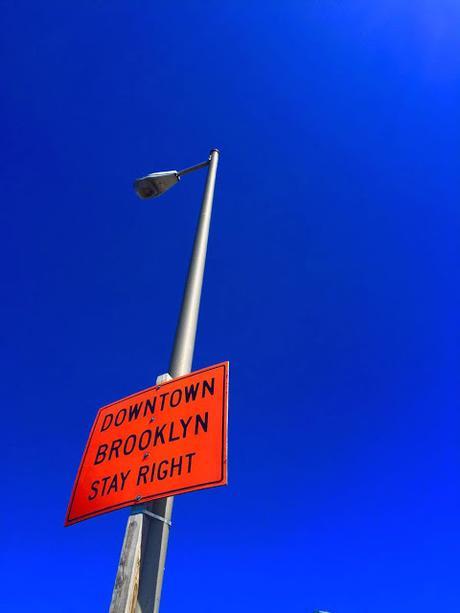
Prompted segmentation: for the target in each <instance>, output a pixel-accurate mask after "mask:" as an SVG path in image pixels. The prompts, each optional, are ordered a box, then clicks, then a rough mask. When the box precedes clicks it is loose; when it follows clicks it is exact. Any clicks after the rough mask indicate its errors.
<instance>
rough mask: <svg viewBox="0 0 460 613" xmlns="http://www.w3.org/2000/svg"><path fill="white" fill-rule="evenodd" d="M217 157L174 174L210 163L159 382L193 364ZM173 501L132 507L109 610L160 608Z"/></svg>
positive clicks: (151, 611)
mask: <svg viewBox="0 0 460 613" xmlns="http://www.w3.org/2000/svg"><path fill="white" fill-rule="evenodd" d="M218 161H219V152H218V150H217V149H212V150H211V153H210V156H209V160H208V161H207V162H203V163H202V164H197V165H196V166H192V167H190V168H186V169H185V170H184V171H181V172H179V173H176V177H177V178H175V177H174V179H175V180H178V179H179V178H180V177H181V176H182V175H184V174H187V173H188V172H192V171H193V170H198V169H199V168H202V167H204V166H208V176H207V179H206V186H205V190H204V194H203V201H202V205H201V211H200V216H199V219H198V224H197V228H196V233H195V241H194V244H193V251H192V256H191V258H190V264H189V269H188V275H187V281H186V284H185V289H184V296H183V299H182V307H181V311H180V315H179V321H178V324H177V329H176V336H175V340H174V347H173V351H172V354H171V360H170V362H169V372H168V374H167V375H161V376H160V377H158V379H157V383H159V382H162V381H164V380H168V379H171V378H175V377H181V376H182V375H186V374H188V373H189V372H190V371H191V369H192V360H193V351H194V348H195V336H196V329H197V323H198V314H199V310H200V299H201V289H202V286H203V275H204V268H205V263H206V251H207V246H208V236H209V226H210V223H211V212H212V204H213V196H214V186H215V182H216V172H217V164H218ZM158 175H168V184H166V183H165V184H164V185H165V187H163V191H165V190H166V189H169V187H170V186H171V185H172V184H173V182H171V180H170V179H169V175H170V173H157V175H153V174H152V175H149V176H150V177H155V180H157V179H156V176H158ZM145 179H148V178H147V177H145V178H144V180H145ZM160 180H163V178H160ZM170 184H171V185H170ZM160 187H161V186H160ZM138 193H139V195H141V197H150V196H152V195H153V196H156V195H159V194H160V193H162V191H158V190H157V187H156V186H154V188H153V189H152V191H147V192H145V193H146V194H147V195H143V194H142V193H140V191H138ZM173 502H174V497H173V496H170V497H168V498H161V499H159V500H154V501H153V502H151V503H149V504H146V505H143V506H138V507H133V509H132V513H131V515H130V517H129V519H128V523H127V526H126V531H125V538H124V541H123V547H122V551H121V555H120V561H119V564H118V570H117V576H116V579H115V586H114V589H113V594H112V602H111V605H110V613H158V612H159V610H160V598H161V588H162V585H163V574H164V567H165V561H166V552H167V547H168V537H169V529H170V526H171V516H172V508H173Z"/></svg>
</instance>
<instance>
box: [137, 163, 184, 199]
mask: <svg viewBox="0 0 460 613" xmlns="http://www.w3.org/2000/svg"><path fill="white" fill-rule="evenodd" d="M179 179H180V176H179V173H178V172H177V171H176V170H168V171H167V172H152V173H151V174H150V175H147V176H146V177H141V178H140V179H136V180H135V181H134V189H135V190H136V193H137V195H138V196H139V197H140V198H156V197H157V196H161V194H164V192H166V191H167V190H168V189H170V188H171V187H172V186H173V185H175V184H176V183H177V182H178V181H179Z"/></svg>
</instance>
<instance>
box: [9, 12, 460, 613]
mask: <svg viewBox="0 0 460 613" xmlns="http://www.w3.org/2000/svg"><path fill="white" fill-rule="evenodd" d="M2 16H3V19H2V25H1V26H0V27H1V56H2V94H1V109H2V112H1V117H2V123H3V127H2V134H3V147H2V151H1V156H2V159H1V166H0V167H1V175H2V196H3V198H2V200H3V203H4V204H3V207H2V213H1V215H2V224H1V227H2V234H3V236H2V240H1V243H0V250H1V256H2V261H3V263H4V274H3V284H2V298H1V301H0V313H1V319H2V324H3V325H2V326H1V328H2V332H1V337H2V343H1V346H2V371H3V378H2V379H3V385H2V398H3V408H4V411H3V416H4V417H3V443H2V446H1V454H2V458H3V459H2V466H3V469H4V470H3V479H2V481H3V487H2V494H3V504H2V508H3V512H2V515H3V519H4V521H3V522H2V523H3V525H4V534H3V545H2V554H1V555H2V558H1V568H2V576H3V577H4V579H5V580H6V581H5V584H6V585H7V586H8V589H6V590H5V589H4V590H3V592H2V595H1V596H0V599H1V601H0V604H1V606H2V608H3V609H5V610H6V609H11V608H13V609H14V610H16V611H18V610H21V611H22V610H23V611H31V610H33V611H46V612H50V611H59V612H60V611H63V612H67V611H69V612H73V611H75V612H77V611H101V610H106V608H107V604H108V602H109V601H110V596H111V590H112V586H113V580H114V576H115V571H116V566H117V562H118V556H119V552H120V547H121V542H122V537H123V531H124V525H125V522H126V518H127V515H128V511H118V512H115V513H111V514H108V515H105V516H101V517H98V518H95V519H93V520H90V521H86V522H83V523H82V524H79V525H76V526H73V527H71V528H68V529H64V528H63V520H64V514H65V510H66V506H67V502H68V498H69V495H70V491H71V487H72V483H73V480H74V477H75V473H76V469H77V467H78V464H79V461H80V457H81V454H82V451H83V447H84V444H85V441H86V437H87V434H88V432H89V429H90V426H91V424H92V421H93V419H94V416H95V414H96V411H97V409H98V407H100V406H102V405H104V404H108V403H109V402H113V401H114V400H117V399H118V398H121V397H123V396H125V395H128V394H131V393H133V392H135V391H137V390H139V389H142V388H145V387H146V386H148V385H150V384H151V383H152V382H153V381H154V380H155V378H156V376H157V375H158V374H160V373H163V372H165V370H166V368H167V365H168V361H169V355H170V350H171V345H172V340H173V335H174V329H175V323H176V317H177V313H178V309H179V304H180V298H181V293H182V284H183V279H184V276H185V272H186V268H187V259H188V256H189V253H190V249H191V241H192V234H193V228H194V224H195V219H196V215H197V212H198V207H199V201H200V198H201V193H202V186H203V180H204V174H200V173H196V174H195V175H190V176H188V177H186V178H184V180H183V182H181V184H180V185H179V186H177V187H176V188H175V189H174V190H172V191H171V192H168V194H167V195H165V196H164V198H162V199H161V200H158V201H152V202H148V201H147V202H142V201H140V200H138V199H137V198H136V197H135V195H134V194H133V190H132V181H133V179H134V178H135V177H136V176H139V175H143V174H145V173H147V172H150V171H154V170H167V169H170V168H180V167H183V166H188V165H190V164H193V163H196V162H199V161H201V160H202V159H204V158H205V157H206V156H207V154H208V151H209V149H210V148H211V147H219V148H220V150H221V153H222V157H221V162H220V166H219V175H218V182H217V186H216V197H215V211H214V215H213V222H212V231H211V237H210V244H209V255H208V263H207V270H206V279H205V287H204V293H203V299H202V309H201V316H200V324H199V330H198V336H197V345H196V351H195V359H194V367H195V368H202V367H205V366H208V365H210V364H214V363H217V362H220V361H223V360H227V359H228V360H230V364H231V387H230V412H229V418H230V419H229V428H230V430H229V485H228V487H226V488H219V489H215V490H208V491H202V492H197V493H192V494H187V495H183V496H180V497H177V499H176V503H175V509H174V526H173V530H172V534H171V539H170V547H169V552H168V561H167V569H166V576H165V584H164V593H163V603H162V612H163V613H175V612H179V611H184V610H187V611H188V612H189V613H193V612H195V611H196V612H197V613H198V612H199V613H206V612H215V611H219V612H222V613H225V612H227V611H228V612H230V611H232V612H233V611H267V612H268V611H273V612H279V611H289V612H301V613H311V612H312V611H313V610H314V609H315V608H322V609H327V610H328V611H331V613H356V612H357V611H360V612H363V613H368V612H369V613H371V612H372V613H388V611H392V612H395V613H398V612H399V611H401V612H402V611H404V612H406V611H414V612H417V613H424V612H426V613H428V612H431V611H434V610H450V611H456V610H460V594H459V590H458V585H457V584H458V570H459V568H458V560H459V545H460V534H459V524H458V513H459V485H460V484H459V477H458V475H459V468H460V466H459V464H460V458H459V446H458V442H459V441H458V438H459V436H458V433H459V416H458V382H457V379H458V340H459V339H458V324H459V321H458V302H459V301H458V299H459V294H458V264H459V253H458V234H459V229H460V228H459V226H460V224H459V215H458V202H459V196H460V184H459V181H458V142H459V137H460V128H459V119H460V117H459V108H460V95H459V94H460V81H459V74H460V42H459V41H460V39H459V37H458V30H459V27H460V9H459V6H458V3H457V2H454V1H453V0H452V1H447V0H430V1H428V0H425V1H422V0H418V1H417V2H415V1H414V2H411V1H409V0H398V1H396V0H395V1H380V2H369V1H366V2H365V1H364V0H362V1H361V0H356V1H350V2H347V1H345V0H342V1H339V0H321V1H320V0H311V1H302V2H300V1H299V2H294V1H286V2H274V1H272V2H269V1H268V2H267V1H265V2H242V1H239V0H238V1H236V2H227V3H211V2H197V1H196V2H179V3H174V4H172V3H168V2H157V3H153V2H141V1H138V2H125V1H117V0H114V1H111V2H107V1H103V0H99V1H97V2H94V1H93V2H89V1H86V0H83V1H82V2H79V3H73V4H68V3H62V2H41V3H29V2H24V1H21V0H18V1H16V2H14V3H12V2H9V3H6V2H3V3H2Z"/></svg>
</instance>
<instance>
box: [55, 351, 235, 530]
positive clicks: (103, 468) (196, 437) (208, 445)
mask: <svg viewBox="0 0 460 613" xmlns="http://www.w3.org/2000/svg"><path fill="white" fill-rule="evenodd" d="M228 366H229V364H228V362H223V363H222V364H217V365H215V366H211V367H209V368H205V369H203V370H198V371H196V372H193V373H191V374H189V375H186V376H184V377H179V378H178V379H173V380H172V381H167V382H165V383H162V384H161V385H155V386H153V387H150V388H148V389H146V390H143V391H141V392H138V393H137V394H133V395H132V396H128V397H127V398H123V399H122V400H118V401H117V402H114V403H112V404H109V405H107V406H105V407H102V408H101V409H99V412H98V414H97V416H96V419H95V421H94V424H93V427H92V429H91V432H90V435H89V439H88V443H87V445H86V449H85V451H84V454H83V458H82V461H81V464H80V468H79V469H78V474H77V478H76V480H75V484H74V487H73V491H72V495H71V498H70V503H69V507H68V509H67V514H66V518H65V525H66V526H69V525H71V524H75V523H77V522H79V521H83V520H84V519H89V518H90V517H94V516H95V515H100V514H101V513H107V512H109V511H114V510H115V509H121V508H123V507H127V506H130V505H136V504H142V503H145V502H148V501H150V500H154V499H155V498H164V497H166V496H174V495H176V494H183V493H185V492H192V491H194V490H200V489H204V488H208V487H215V486H218V485H225V484H226V483H227V399H228Z"/></svg>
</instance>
